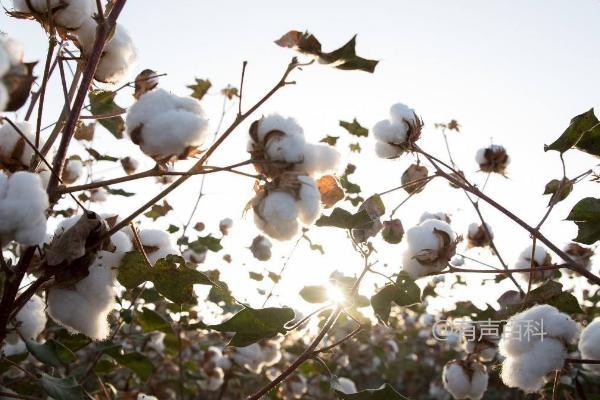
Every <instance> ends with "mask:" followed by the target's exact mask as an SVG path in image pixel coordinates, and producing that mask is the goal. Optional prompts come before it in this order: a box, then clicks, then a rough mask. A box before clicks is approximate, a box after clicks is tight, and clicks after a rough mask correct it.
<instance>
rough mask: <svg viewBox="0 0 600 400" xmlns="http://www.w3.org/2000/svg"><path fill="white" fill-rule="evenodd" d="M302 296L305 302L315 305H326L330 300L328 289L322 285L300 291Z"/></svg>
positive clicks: (306, 287) (305, 287) (310, 286)
mask: <svg viewBox="0 0 600 400" xmlns="http://www.w3.org/2000/svg"><path fill="white" fill-rule="evenodd" d="M300 296H301V297H302V298H303V299H304V301H306V302H308V303H313V304H319V303H325V302H326V301H327V300H328V299H329V296H328V295H327V288H326V287H324V286H320V285H309V286H304V287H303V288H302V290H300Z"/></svg>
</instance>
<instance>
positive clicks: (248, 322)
mask: <svg viewBox="0 0 600 400" xmlns="http://www.w3.org/2000/svg"><path fill="white" fill-rule="evenodd" d="M294 315H295V314H294V311H293V310H292V309H291V308H287V307H284V308H276V307H271V308H262V309H254V308H244V309H242V310H241V311H240V312H238V313H237V314H235V315H234V316H233V317H231V318H230V319H229V320H227V321H225V322H223V323H221V324H218V325H209V326H208V328H209V329H213V330H216V331H219V332H233V333H235V334H234V336H233V338H232V339H231V341H230V342H229V346H235V347H245V346H248V345H251V344H252V343H256V342H258V341H259V340H261V339H268V338H272V337H274V336H276V335H277V334H278V333H285V328H284V326H285V325H286V324H287V323H288V322H290V321H291V320H293V319H294Z"/></svg>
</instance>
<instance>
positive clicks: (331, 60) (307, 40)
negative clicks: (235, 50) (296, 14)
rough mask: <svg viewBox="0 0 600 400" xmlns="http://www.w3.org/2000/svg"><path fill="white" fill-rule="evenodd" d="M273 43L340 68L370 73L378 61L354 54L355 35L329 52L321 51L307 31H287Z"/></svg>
mask: <svg viewBox="0 0 600 400" xmlns="http://www.w3.org/2000/svg"><path fill="white" fill-rule="evenodd" d="M275 43H276V44H277V45H279V46H281V47H288V48H293V49H294V50H296V51H299V52H300V53H303V54H310V55H313V56H316V57H317V58H318V60H319V62H320V63H321V64H333V65H334V66H335V68H338V69H342V70H360V71H366V72H371V73H372V72H374V71H375V67H376V66H377V63H378V62H379V61H375V60H368V59H366V58H362V57H359V56H358V55H356V36H354V37H352V39H350V41H348V43H346V44H345V45H343V46H342V47H340V48H339V49H337V50H334V51H332V52H330V53H324V52H322V51H321V43H320V42H319V41H318V40H317V38H316V37H315V36H314V35H312V34H310V33H308V32H300V31H289V32H288V33H286V34H285V35H283V36H282V37H281V38H279V39H278V40H276V41H275Z"/></svg>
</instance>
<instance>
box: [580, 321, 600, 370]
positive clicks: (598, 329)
mask: <svg viewBox="0 0 600 400" xmlns="http://www.w3.org/2000/svg"><path fill="white" fill-rule="evenodd" d="M578 346H579V352H580V353H581V358H582V359H584V360H600V318H596V319H594V320H593V321H592V322H591V323H590V324H589V325H588V326H587V327H586V328H585V329H584V330H583V332H582V333H581V338H580V339H579V345H578ZM584 368H585V369H587V370H588V371H590V372H592V373H594V374H596V375H598V374H600V365H599V364H584Z"/></svg>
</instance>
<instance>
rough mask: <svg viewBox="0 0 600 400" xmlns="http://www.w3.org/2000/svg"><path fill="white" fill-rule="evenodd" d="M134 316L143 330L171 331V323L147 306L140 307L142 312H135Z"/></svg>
mask: <svg viewBox="0 0 600 400" xmlns="http://www.w3.org/2000/svg"><path fill="white" fill-rule="evenodd" d="M135 316H136V318H137V320H138V323H139V324H140V326H141V327H142V329H143V330H144V332H154V331H160V332H164V333H173V328H172V327H171V324H170V323H169V322H168V321H167V320H165V319H164V318H163V317H162V316H161V315H160V314H159V313H157V312H156V311H154V310H151V309H149V308H148V307H144V308H142V312H141V313H137V314H136V315H135Z"/></svg>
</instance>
